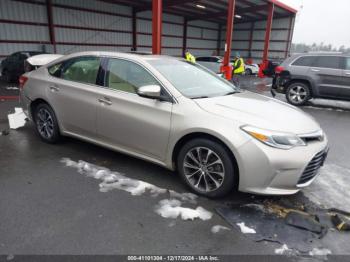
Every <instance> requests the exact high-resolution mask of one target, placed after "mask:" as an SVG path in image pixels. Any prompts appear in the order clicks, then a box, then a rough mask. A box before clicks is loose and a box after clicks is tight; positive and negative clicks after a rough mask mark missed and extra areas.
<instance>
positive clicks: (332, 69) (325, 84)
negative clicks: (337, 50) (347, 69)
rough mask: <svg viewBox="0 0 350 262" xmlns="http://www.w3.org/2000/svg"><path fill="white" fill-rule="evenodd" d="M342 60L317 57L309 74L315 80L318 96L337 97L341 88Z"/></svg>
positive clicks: (339, 58) (334, 57) (332, 57)
mask: <svg viewBox="0 0 350 262" xmlns="http://www.w3.org/2000/svg"><path fill="white" fill-rule="evenodd" d="M341 64H342V58H341V57H336V56H318V57H317V58H316V60H315V61H314V64H313V66H312V67H311V68H310V70H309V73H310V75H311V77H312V78H313V79H314V80H315V82H316V85H317V87H318V92H319V95H320V96H322V97H337V96H338V94H339V92H340V90H341V89H342V88H343V70H342V65H341Z"/></svg>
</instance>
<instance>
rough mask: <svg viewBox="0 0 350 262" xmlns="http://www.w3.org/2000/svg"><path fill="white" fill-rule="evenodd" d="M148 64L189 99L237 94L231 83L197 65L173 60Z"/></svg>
mask: <svg viewBox="0 0 350 262" xmlns="http://www.w3.org/2000/svg"><path fill="white" fill-rule="evenodd" d="M148 62H149V63H150V64H151V65H152V66H153V67H154V68H155V69H157V70H158V71H159V72H160V73H161V74H162V75H163V76H164V77H165V78H167V80H168V81H169V82H170V83H171V84H172V85H173V86H174V87H175V88H176V89H177V90H179V91H180V92H181V93H182V94H183V95H184V96H186V97H189V98H193V99H195V98H206V97H215V96H224V95H229V94H233V93H236V92H239V89H238V88H237V87H235V86H234V85H233V84H232V83H230V82H228V81H226V80H225V79H223V78H221V77H219V76H217V75H216V74H215V73H213V72H211V71H209V70H208V69H206V68H204V67H203V66H201V65H199V64H193V63H190V62H186V61H183V60H175V59H174V60H173V59H171V60H170V59H156V60H149V61H148Z"/></svg>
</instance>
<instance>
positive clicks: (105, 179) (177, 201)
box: [61, 158, 213, 220]
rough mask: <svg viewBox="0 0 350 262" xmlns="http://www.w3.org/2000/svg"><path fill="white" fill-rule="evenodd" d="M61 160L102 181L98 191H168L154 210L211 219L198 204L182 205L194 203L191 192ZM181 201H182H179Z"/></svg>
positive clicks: (154, 193)
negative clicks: (167, 194)
mask: <svg viewBox="0 0 350 262" xmlns="http://www.w3.org/2000/svg"><path fill="white" fill-rule="evenodd" d="M61 162H62V163H63V164H65V165H66V166H67V167H72V168H76V169H77V170H78V172H79V173H80V174H83V175H86V176H88V177H93V178H95V179H97V180H100V181H102V182H101V183H100V184H99V188H100V192H109V191H111V190H114V189H118V190H122V191H126V192H129V193H130V194H131V195H133V196H140V195H143V194H144V193H146V192H148V193H150V194H151V195H152V196H153V197H156V196H159V195H161V194H166V193H169V196H170V199H163V200H161V201H160V202H159V203H158V205H157V206H156V207H155V212H156V213H157V214H159V215H161V216H162V217H165V218H174V219H175V218H177V217H181V219H183V220H194V219H196V218H199V219H202V220H208V219H211V217H212V216H213V214H212V213H211V212H209V211H207V210H205V209H204V208H202V207H200V206H198V207H197V208H195V209H192V208H188V207H182V206H181V205H182V202H185V203H192V204H196V199H197V198H198V196H197V195H195V194H192V193H178V192H176V191H173V190H167V189H165V188H160V187H157V186H155V185H152V184H150V183H147V182H144V181H141V180H136V179H132V178H128V177H126V176H125V175H122V174H121V173H119V172H114V171H111V170H109V169H108V168H104V167H101V166H97V165H94V164H90V163H88V162H85V161H82V160H79V161H78V162H76V161H73V160H71V159H69V158H62V160H61ZM181 201H182V202H181Z"/></svg>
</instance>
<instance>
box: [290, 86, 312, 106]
mask: <svg viewBox="0 0 350 262" xmlns="http://www.w3.org/2000/svg"><path fill="white" fill-rule="evenodd" d="M310 98H311V92H310V88H309V86H308V85H307V84H305V83H301V82H296V83H293V84H291V85H289V86H288V88H287V91H286V99H287V101H288V103H290V104H292V105H294V106H302V105H305V104H306V102H307V101H309V100H310Z"/></svg>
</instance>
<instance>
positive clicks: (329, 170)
mask: <svg viewBox="0 0 350 262" xmlns="http://www.w3.org/2000/svg"><path fill="white" fill-rule="evenodd" d="M349 185H350V169H348V168H345V167H342V166H339V165H335V164H330V165H325V166H324V167H323V168H322V169H321V171H320V174H319V176H318V177H317V178H316V180H315V181H314V182H313V183H312V184H311V185H310V186H309V187H307V188H305V189H303V191H302V192H303V194H304V195H305V196H306V197H307V198H309V199H310V200H311V201H312V202H314V203H316V204H318V205H321V206H323V207H325V208H333V207H336V208H339V209H343V210H349V209H350V190H349Z"/></svg>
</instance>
